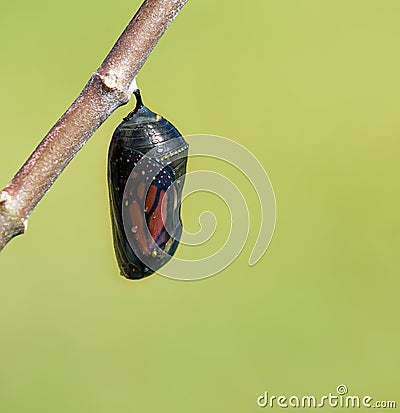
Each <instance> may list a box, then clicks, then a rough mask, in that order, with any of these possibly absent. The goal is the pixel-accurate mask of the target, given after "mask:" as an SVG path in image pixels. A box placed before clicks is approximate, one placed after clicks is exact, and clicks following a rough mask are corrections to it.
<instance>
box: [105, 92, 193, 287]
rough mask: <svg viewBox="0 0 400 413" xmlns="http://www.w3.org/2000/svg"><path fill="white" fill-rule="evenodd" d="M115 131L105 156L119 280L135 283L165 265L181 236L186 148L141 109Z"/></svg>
mask: <svg viewBox="0 0 400 413" xmlns="http://www.w3.org/2000/svg"><path fill="white" fill-rule="evenodd" d="M134 93H135V96H136V99H137V103H136V107H135V109H134V110H133V111H132V112H131V113H129V115H128V116H127V117H126V118H124V120H123V122H122V123H121V124H120V125H119V126H118V127H117V129H116V130H115V132H114V134H113V137H112V140H111V143H110V148H109V152H108V186H109V195H110V209H111V221H112V231H113V238H114V250H115V254H116V257H117V261H118V265H119V268H120V270H121V275H123V276H125V277H126V278H130V279H139V278H143V277H146V276H148V275H150V274H152V273H153V272H154V271H157V270H158V269H159V268H160V267H161V266H162V265H164V264H165V263H166V262H167V261H168V260H169V259H170V258H171V256H172V255H173V254H174V252H175V250H176V248H177V247H178V243H179V239H180V236H181V232H182V227H181V220H180V204H181V196H182V188H183V183H184V179H185V173H186V163H187V153H188V145H187V143H186V142H185V140H184V139H183V137H182V135H181V134H180V133H179V132H178V130H177V129H176V128H175V127H174V126H173V125H172V124H171V123H170V122H168V121H167V120H166V119H164V118H163V117H161V116H159V115H157V114H155V113H153V112H152V111H150V110H149V109H148V108H147V107H146V106H144V105H143V102H142V99H141V95H140V91H139V90H136V91H135V92H134Z"/></svg>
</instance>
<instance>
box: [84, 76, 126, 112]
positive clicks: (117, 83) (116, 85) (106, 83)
mask: <svg viewBox="0 0 400 413" xmlns="http://www.w3.org/2000/svg"><path fill="white" fill-rule="evenodd" d="M92 79H93V81H94V82H98V83H100V84H101V87H102V89H103V90H104V92H106V93H111V94H113V95H114V96H115V97H116V98H117V99H118V101H119V102H120V103H121V104H123V105H125V104H126V103H128V102H129V99H130V98H131V95H132V92H130V91H129V90H126V89H125V88H124V87H122V85H121V83H122V82H121V80H120V79H119V77H118V74H117V72H115V71H113V70H112V69H110V70H109V71H108V72H107V73H105V74H101V73H99V72H94V73H93V75H92Z"/></svg>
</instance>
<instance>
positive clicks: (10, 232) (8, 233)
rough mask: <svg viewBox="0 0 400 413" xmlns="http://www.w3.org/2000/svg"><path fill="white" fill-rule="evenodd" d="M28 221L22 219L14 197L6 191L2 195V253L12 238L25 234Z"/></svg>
mask: <svg viewBox="0 0 400 413" xmlns="http://www.w3.org/2000/svg"><path fill="white" fill-rule="evenodd" d="M27 226H28V220H27V219H24V218H21V217H20V216H19V215H18V211H17V210H16V209H15V208H14V207H13V203H12V197H11V195H10V194H9V193H8V192H7V191H6V190H4V191H2V192H1V193H0V251H1V250H2V248H3V247H4V245H6V244H7V242H9V241H10V240H11V239H12V238H14V237H16V236H17V235H20V234H23V233H24V232H25V230H26V229H27Z"/></svg>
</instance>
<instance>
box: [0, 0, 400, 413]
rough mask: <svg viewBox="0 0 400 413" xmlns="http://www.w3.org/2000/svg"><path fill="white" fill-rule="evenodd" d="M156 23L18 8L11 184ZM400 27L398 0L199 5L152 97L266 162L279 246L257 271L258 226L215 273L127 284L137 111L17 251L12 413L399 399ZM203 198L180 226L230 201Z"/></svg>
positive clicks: (97, 147) (149, 84) (1, 159)
mask: <svg viewBox="0 0 400 413" xmlns="http://www.w3.org/2000/svg"><path fill="white" fill-rule="evenodd" d="M138 6H139V2H138V1H134V2H131V1H128V0H115V1H113V2H111V3H101V2H100V3H99V2H98V1H94V0H86V1H85V2H82V1H77V0H71V1H69V2H50V1H45V0H37V1H35V2H28V1H20V2H14V3H12V2H7V3H6V2H3V4H2V11H1V13H0V47H1V53H2V57H1V65H0V79H1V96H2V98H1V102H0V114H1V135H2V136H1V151H0V154H1V156H0V177H1V182H0V185H1V186H2V187H4V186H5V185H6V184H7V182H8V181H9V179H11V177H12V175H13V174H14V173H15V172H16V170H17V169H18V168H19V166H20V165H21V164H22V163H23V162H24V160H25V159H26V158H27V156H28V155H29V154H30V153H31V152H32V150H33V149H34V147H35V146H36V145H37V144H38V142H39V141H40V139H41V138H42V137H43V136H44V135H45V133H46V132H47V131H48V129H49V128H50V127H51V126H52V125H53V123H54V122H55V121H56V120H57V118H58V117H59V116H60V115H61V114H62V113H63V112H64V110H65V109H66V108H67V107H68V106H69V104H70V103H71V102H72V101H73V100H74V98H75V97H76V96H77V94H78V93H79V92H80V90H81V88H82V87H83V85H84V84H85V83H86V81H87V79H88V78H89V77H90V75H91V73H92V72H93V71H94V70H96V68H97V67H98V65H99V64H100V63H101V61H102V60H103V58H104V57H105V55H106V54H107V52H108V51H109V49H110V48H111V47H112V45H113V43H114V42H115V40H116V38H117V37H118V35H119V34H120V32H121V31H122V29H123V28H124V27H125V26H126V24H127V23H128V21H129V20H130V18H131V16H132V15H133V13H134V12H135V10H136V9H137V7H138ZM399 13H400V4H399V2H398V1H395V0H392V1H389V0H388V1H385V2H378V1H366V0H363V1H361V0H360V1H351V2H349V1H343V0H339V1H336V0H335V1H333V0H324V1H320V0H308V1H287V0H279V1H277V0H275V1H267V0H257V1H253V2H248V3H242V4H240V3H235V2H229V1H218V2H216V1H211V0H201V1H195V0H191V1H189V3H188V4H187V5H186V6H185V8H184V9H183V11H182V13H181V14H180V15H179V16H178V18H177V19H176V20H175V22H174V23H173V25H172V26H171V27H170V29H169V30H168V32H167V33H166V35H165V36H164V37H163V39H162V40H161V41H160V43H159V45H158V46H157V48H156V49H155V51H154V53H153V54H152V55H151V57H150V58H149V60H148V61H147V63H146V65H145V66H144V68H143V70H142V72H141V73H140V76H139V79H138V81H139V85H140V87H141V89H142V91H143V94H144V97H145V102H146V103H147V104H148V106H150V107H151V108H152V109H154V110H155V111H157V112H158V113H161V114H163V115H164V116H165V117H167V118H168V119H169V120H171V121H172V122H173V123H174V124H176V126H177V127H179V129H180V130H181V131H182V132H183V133H185V134H192V133H210V134H217V135H222V136H226V137H228V138H230V139H233V140H235V141H237V142H239V143H241V144H243V145H245V146H246V147H247V148H248V149H249V150H250V151H252V152H253V153H255V154H256V155H257V156H258V158H259V160H260V161H261V163H262V164H263V166H264V168H265V169H266V171H267V172H268V174H269V176H270V179H271V181H272V184H273V186H274V189H275V194H276V199H277V211H278V215H277V226H276V231H275V234H274V238H273V240H272V243H271V245H270V247H269V249H268V251H267V253H266V254H265V256H264V257H263V259H262V260H261V261H260V262H259V263H258V264H257V265H256V266H254V267H248V265H247V260H248V257H249V255H250V252H251V249H252V245H253V244H254V241H255V238H256V234H257V228H258V223H257V219H256V220H255V221H253V222H252V224H251V228H250V236H249V239H248V240H247V243H246V246H245V248H244V250H243V253H242V254H241V255H240V256H239V257H238V259H237V260H236V261H235V262H234V263H233V264H232V265H230V266H229V267H228V268H227V269H226V270H224V271H223V272H221V273H220V274H218V275H217V276H215V277H212V278H210V279H207V280H203V281H197V282H179V281H173V280H169V279H167V278H164V277H162V276H158V275H155V276H153V277H150V278H148V279H146V280H143V281H140V282H130V281H127V280H125V279H123V278H122V277H120V276H119V275H118V270H117V268H116V263H115V259H114V255H113V250H112V243H111V232H110V222H109V211H108V199H107V187H106V156H107V155H106V154H107V148H108V144H109V139H110V136H111V134H112V132H113V130H114V128H115V127H116V126H117V124H118V123H119V122H120V120H121V118H122V117H123V116H124V115H125V114H126V113H127V111H128V110H129V109H130V108H131V107H132V106H133V102H132V103H130V104H129V108H128V107H123V108H120V109H118V110H117V111H116V112H115V113H114V114H113V115H112V116H111V118H110V119H109V120H108V121H107V122H106V123H105V124H104V125H103V126H102V127H101V128H100V130H99V131H98V132H97V133H96V134H95V135H94V137H93V138H92V139H91V140H90V141H89V142H88V144H87V145H86V146H85V147H84V148H83V150H82V151H81V152H80V153H79V154H78V156H77V157H76V158H75V159H74V160H73V162H72V163H71V164H70V165H69V166H68V168H67V169H66V170H65V171H64V173H63V174H62V175H61V176H60V178H59V179H58V180H57V182H56V184H55V185H54V186H53V187H52V189H51V190H50V192H49V193H48V194H47V195H46V196H45V198H44V199H43V200H42V201H41V203H40V204H39V206H38V207H37V209H36V210H35V211H34V213H33V214H32V216H31V218H30V220H29V230H28V232H27V233H26V234H25V235H23V236H20V237H18V238H16V239H15V240H13V241H12V242H11V243H10V244H9V245H8V246H7V247H6V248H5V250H4V251H3V252H2V254H1V262H0V274H1V278H0V283H1V286H0V331H1V337H0V412H2V413H3V412H5V413H19V412H60V413H61V412H74V413H77V412H96V413H101V412H110V411H118V412H161V411H162V412H205V411H207V412H256V411H260V408H259V407H258V406H257V404H256V400H257V397H258V395H260V394H261V393H263V392H264V391H265V390H268V391H269V392H270V393H272V394H275V395H280V394H284V395H288V396H290V395H293V394H294V395H299V396H301V395H304V394H315V395H316V396H318V395H319V396H321V395H323V394H328V393H329V392H332V393H335V389H336V386H337V385H338V384H341V383H343V384H346V385H347V387H348V388H349V393H350V394H353V395H359V396H363V395H370V396H371V397H373V398H374V399H375V400H397V402H398V403H400V393H399V383H400V380H399V371H398V370H399V365H400V363H399V362H400V357H399V348H400V331H399V327H398V319H399V292H398V291H399V286H400V283H399V240H400V218H399V210H400V205H399V204H400V196H399V172H400V162H399V149H400V143H399V133H400V117H399V113H400V109H399V96H400V77H399V73H400V46H399V45H400V25H399ZM222 169H223V168H222ZM228 172H229V171H228ZM233 174H234V177H233V178H231V179H233V180H234V181H235V179H236V178H235V173H234V172H233ZM237 179H238V180H239V184H240V183H241V181H240V179H241V178H237ZM235 182H236V181H235ZM243 194H244V196H245V197H248V198H247V199H248V205H249V209H250V211H251V214H252V215H253V216H254V217H255V218H257V217H258V216H259V212H258V211H257V208H256V209H255V211H254V212H253V209H254V208H253V206H254V205H255V202H254V201H255V200H256V198H255V196H254V193H253V192H252V190H251V188H250V187H246V186H244V189H243ZM196 196H197V197H198V198H195V199H196V202H195V201H194V200H192V201H191V200H190V199H189V200H188V201H187V203H186V205H184V211H183V212H184V222H185V225H186V224H187V225H188V227H189V228H190V227H192V228H194V229H195V228H196V225H197V217H198V214H199V212H201V211H202V210H204V209H208V207H209V206H210V205H214V203H215V205H216V206H217V207H218V205H219V204H218V202H219V201H216V200H214V201H213V200H210V199H209V198H210V197H209V196H207V195H206V194H204V195H201V194H199V195H196ZM211 198H212V197H211ZM185 202H186V201H185ZM191 205H193V208H191ZM218 208H219V207H218ZM252 208H253V209H252ZM219 209H220V210H221V211H222V212H224V209H223V208H219ZM193 223H194V224H193ZM227 225H228V224H227V220H224V219H222V220H221V222H220V223H219V230H220V231H221V233H222V235H224V234H225V235H226V226H227ZM222 235H217V236H221V237H222ZM211 247H213V248H214V247H215V245H214V244H212V245H211V246H210V248H211ZM205 248H208V247H207V246H205ZM396 274H397V275H396ZM267 410H268V408H267ZM275 410H277V411H279V410H280V409H279V408H278V407H276V408H275ZM323 410H325V411H329V408H325V409H323ZM335 410H338V409H335ZM362 410H363V409H359V411H362ZM332 411H333V409H332Z"/></svg>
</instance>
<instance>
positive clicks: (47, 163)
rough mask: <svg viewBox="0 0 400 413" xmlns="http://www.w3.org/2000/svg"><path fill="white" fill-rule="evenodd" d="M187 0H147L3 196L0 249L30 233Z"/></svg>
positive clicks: (0, 197) (122, 102) (127, 95)
mask: <svg viewBox="0 0 400 413" xmlns="http://www.w3.org/2000/svg"><path fill="white" fill-rule="evenodd" d="M186 2H187V0H145V1H144V3H143V4H142V6H141V7H140V9H139V10H138V12H137V13H136V15H135V16H134V17H133V19H132V20H131V22H130V23H129V25H128V26H127V28H126V29H125V30H124V32H123V33H122V34H121V36H120V38H119V39H118V41H117V42H116V44H115V45H114V47H113V48H112V49H111V51H110V53H109V54H108V56H107V57H106V58H105V60H104V62H103V63H102V65H101V66H100V67H99V68H98V69H97V71H96V72H95V73H93V75H92V76H91V78H90V79H89V81H88V83H87V84H86V86H85V87H84V89H83V90H82V92H81V94H80V95H79V96H78V97H77V99H76V100H75V101H74V102H73V103H72V105H71V106H70V107H69V109H68V110H67V111H66V112H65V113H64V114H63V115H62V116H61V118H60V119H59V120H58V121H57V123H56V124H55V125H54V126H53V127H52V128H51V129H50V131H49V132H48V134H47V135H46V136H45V137H44V139H43V140H42V142H40V144H39V146H38V147H37V148H36V149H35V151H34V152H33V153H32V155H31V156H30V157H29V159H28V160H27V161H26V162H25V164H24V165H23V166H22V167H21V169H20V170H19V171H18V172H17V174H16V175H15V176H14V178H13V179H12V180H11V182H10V183H9V184H8V185H7V186H6V187H5V188H4V190H3V191H2V192H1V193H0V251H1V249H2V248H3V247H4V246H5V245H6V244H7V242H9V241H10V240H11V239H12V238H13V237H15V236H16V235H19V234H22V233H23V232H24V231H25V230H26V226H27V219H28V217H29V215H30V213H31V212H32V211H33V209H34V208H35V206H36V205H37V204H38V202H39V201H40V200H41V199H42V197H43V196H44V194H45V193H46V192H47V191H48V190H49V188H50V187H51V185H52V184H53V182H54V181H55V180H56V179H57V177H58V175H59V174H60V173H61V172H62V171H63V169H64V168H65V167H66V166H67V165H68V163H69V162H70V161H71V160H72V158H73V157H74V156H75V155H76V153H77V152H78V151H79V149H80V148H81V147H82V146H83V145H84V144H85V143H86V141H87V140H88V139H89V138H90V136H92V134H93V133H94V132H95V131H96V130H97V129H98V128H99V126H100V125H101V124H102V123H103V122H104V121H105V120H106V119H107V118H108V117H109V116H110V114H111V113H112V112H114V110H115V109H117V108H118V107H119V106H121V105H125V104H126V103H127V102H128V101H129V99H130V97H131V94H132V92H133V91H134V89H135V84H136V83H135V78H136V75H137V74H138V72H139V70H140V69H141V67H142V66H143V64H144V62H145V61H146V59H147V58H148V56H149V55H150V53H151V51H152V50H153V49H154V47H155V45H156V44H157V42H158V40H159V39H160V37H161V36H162V35H163V33H164V32H165V30H166V29H167V28H168V26H169V25H170V23H171V22H172V20H173V19H174V18H175V17H176V15H177V14H178V13H179V11H180V10H181V9H182V7H183V6H184V5H185V3H186Z"/></svg>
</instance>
